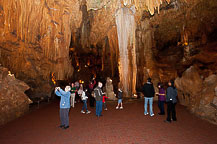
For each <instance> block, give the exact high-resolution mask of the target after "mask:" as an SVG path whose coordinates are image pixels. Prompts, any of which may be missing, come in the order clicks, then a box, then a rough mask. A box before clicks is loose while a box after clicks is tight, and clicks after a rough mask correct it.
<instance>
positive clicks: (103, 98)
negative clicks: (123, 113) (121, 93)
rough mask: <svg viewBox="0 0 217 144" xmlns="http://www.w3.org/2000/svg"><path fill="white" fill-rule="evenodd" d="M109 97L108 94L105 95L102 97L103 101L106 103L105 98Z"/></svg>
mask: <svg viewBox="0 0 217 144" xmlns="http://www.w3.org/2000/svg"><path fill="white" fill-rule="evenodd" d="M107 98H108V97H107V96H105V95H103V97H102V102H103V103H104V102H105V99H107Z"/></svg>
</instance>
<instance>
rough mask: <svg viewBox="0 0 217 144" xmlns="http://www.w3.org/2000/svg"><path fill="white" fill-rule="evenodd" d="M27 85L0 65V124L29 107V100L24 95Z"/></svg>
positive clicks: (19, 114)
mask: <svg viewBox="0 0 217 144" xmlns="http://www.w3.org/2000/svg"><path fill="white" fill-rule="evenodd" d="M27 89H29V86H28V85H27V84H26V83H24V82H22V81H20V80H17V79H16V78H15V77H14V75H10V74H8V69H7V68H4V67H1V66H0V125H3V124H5V123H7V122H9V121H11V120H13V119H15V118H18V117H20V116H22V115H23V114H24V113H25V112H27V111H28V109H29V104H30V103H31V100H30V99H29V98H28V97H27V96H26V95H25V93H24V92H25V91H26V90H27Z"/></svg>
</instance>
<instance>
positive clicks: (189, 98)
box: [175, 66, 217, 124]
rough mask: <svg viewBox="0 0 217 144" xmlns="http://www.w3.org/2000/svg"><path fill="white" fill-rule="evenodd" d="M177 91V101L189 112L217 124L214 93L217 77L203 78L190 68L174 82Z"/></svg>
mask: <svg viewBox="0 0 217 144" xmlns="http://www.w3.org/2000/svg"><path fill="white" fill-rule="evenodd" d="M175 84H176V86H177V89H178V97H179V101H180V103H181V104H182V105H185V106H187V107H188V108H189V109H190V110H191V112H193V113H196V114H197V115H199V116H201V117H202V118H205V119H207V120H209V121H210V122H212V123H215V124H217V117H216V110H217V103H216V93H215V89H216V86H217V76H216V75H215V74H210V75H209V76H208V77H206V78H204V74H203V71H201V70H200V69H198V68H197V67H194V66H191V67H190V68H189V69H187V70H186V71H185V72H184V73H183V75H182V77H181V78H177V79H176V80H175Z"/></svg>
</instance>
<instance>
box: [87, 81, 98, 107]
mask: <svg viewBox="0 0 217 144" xmlns="http://www.w3.org/2000/svg"><path fill="white" fill-rule="evenodd" d="M95 84H96V80H95V78H93V79H92V80H91V81H90V83H89V85H88V88H89V93H90V107H94V101H95V99H94V97H93V96H92V92H93V88H94V86H95Z"/></svg>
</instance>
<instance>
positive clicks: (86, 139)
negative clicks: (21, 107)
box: [0, 100, 217, 144]
mask: <svg viewBox="0 0 217 144" xmlns="http://www.w3.org/2000/svg"><path fill="white" fill-rule="evenodd" d="M115 105H116V103H113V102H108V103H107V106H108V111H103V113H102V114H103V116H102V117H100V118H97V117H96V116H95V112H94V109H91V108H89V110H91V111H92V113H91V114H88V115H87V114H81V113H80V110H81V107H82V104H81V103H77V104H76V105H75V108H74V109H71V110H70V127H69V129H66V130H63V129H60V128H58V125H59V113H58V112H59V101H57V100H56V101H53V102H51V103H50V104H48V105H44V106H41V107H40V108H39V109H36V110H33V111H32V112H30V113H28V114H26V115H25V116H23V117H20V118H18V119H16V120H14V121H12V122H9V123H8V124H6V125H4V126H2V127H0V143H1V144H19V143H20V144H26V143H30V144H31V143H34V144H85V143H86V144H104V143H106V144H107V143H111V144H112V143H117V144H128V143H129V144H143V143H146V144H216V143H217V126H216V125H213V124H210V123H208V122H206V121H204V120H201V119H199V118H198V117H196V116H194V115H192V114H191V113H190V112H188V111H187V110H186V108H185V107H183V106H180V105H177V119H178V121H177V122H172V123H171V124H169V123H165V122H163V121H164V120H165V117H166V116H159V115H157V113H158V108H157V103H155V104H154V112H155V116H154V117H150V116H149V115H148V116H144V115H143V101H136V102H128V103H125V104H124V110H116V109H115ZM88 106H89V105H88Z"/></svg>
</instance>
